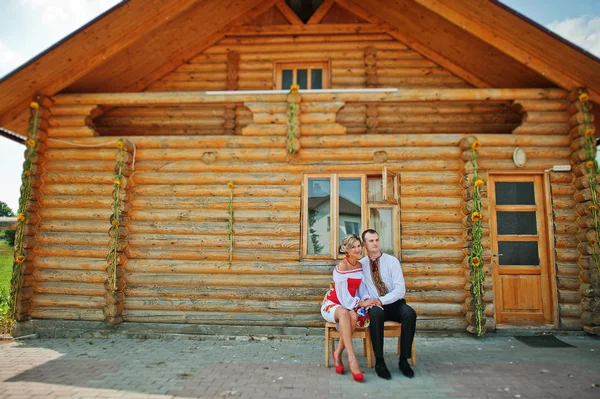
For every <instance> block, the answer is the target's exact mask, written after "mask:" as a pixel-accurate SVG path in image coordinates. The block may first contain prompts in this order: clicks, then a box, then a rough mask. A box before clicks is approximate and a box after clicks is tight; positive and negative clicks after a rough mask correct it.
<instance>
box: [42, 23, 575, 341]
mask: <svg viewBox="0 0 600 399" xmlns="http://www.w3.org/2000/svg"><path fill="white" fill-rule="evenodd" d="M323 58H327V59H330V67H331V71H330V72H331V85H332V87H333V88H362V87H367V86H368V87H371V88H377V87H398V88H411V89H416V88H423V87H430V88H440V89H448V88H464V87H468V84H466V83H465V82H464V81H462V80H461V79H459V78H457V77H456V76H454V75H452V74H451V73H449V72H448V71H446V70H443V69H442V68H440V67H439V66H438V65H437V64H435V63H433V62H431V61H430V60H428V59H426V58H424V57H422V56H421V55H420V54H418V53H416V52H414V51H413V50H411V49H410V48H408V47H407V46H405V45H404V44H402V43H400V42H398V41H395V40H392V38H391V37H389V36H388V35H386V34H383V33H373V34H361V35H354V34H345V35H342V34H339V35H322V36H318V35H310V36H303V35H298V36H294V37H287V36H277V37H270V36H260V37H259V36H256V37H249V36H246V37H237V36H235V37H232V36H229V37H225V38H224V39H223V40H221V41H220V42H218V43H217V44H216V45H214V46H212V47H210V48H208V49H207V50H206V51H204V52H203V53H202V54H200V55H198V56H196V57H195V58H193V59H192V60H191V61H190V62H188V63H186V64H184V65H182V66H181V67H179V68H177V69H176V70H175V71H174V72H172V73H170V74H168V75H166V76H165V77H164V78H163V79H161V80H160V81H158V82H156V83H155V84H154V85H153V86H152V87H151V88H150V91H173V92H183V91H198V90H226V89H227V88H230V89H235V88H237V89H238V90H255V89H271V88H272V87H273V70H274V68H273V66H274V65H273V61H274V60H286V61H290V60H291V61H300V60H306V61H315V60H321V59H323ZM430 96H431V97H430V98H427V96H421V95H419V94H418V93H416V92H415V94H414V98H412V99H405V100H401V101H396V102H390V101H382V102H379V103H378V102H377V100H374V101H373V100H369V101H361V95H360V94H357V95H356V96H354V98H353V97H352V96H349V97H347V99H346V100H344V101H337V102H336V101H331V100H327V99H326V97H327V96H324V97H319V96H315V98H313V99H308V100H306V99H304V98H303V100H302V105H301V107H300V108H301V115H300V131H301V136H300V138H299V144H300V151H299V152H298V153H297V154H295V155H294V156H293V157H290V156H289V154H288V153H287V148H286V123H287V116H286V110H287V103H285V100H284V98H282V99H281V100H279V101H271V100H268V101H263V102H261V101H260V95H255V96H252V97H253V98H252V99H247V100H244V101H238V100H235V101H228V100H227V99H226V98H225V97H223V98H224V100H223V101H222V102H221V103H215V102H212V103H202V101H198V102H197V103H192V102H187V103H185V104H183V102H178V100H177V98H178V96H177V93H173V97H172V99H171V100H170V101H167V102H166V103H164V102H162V103H161V102H160V101H157V102H158V103H159V104H158V105H149V104H130V105H129V106H118V104H117V107H114V106H111V107H105V108H104V111H105V112H104V114H102V115H101V116H100V117H95V116H96V115H95V114H93V111H85V112H82V111H81V110H80V105H81V102H79V101H77V99H76V98H75V97H73V98H72V101H71V102H69V101H66V100H63V101H59V102H57V105H56V106H55V107H53V108H51V109H50V112H51V113H52V115H53V117H52V118H51V119H50V124H51V126H52V123H53V121H54V122H56V123H57V124H56V128H55V129H56V130H53V129H52V128H51V129H49V137H50V138H58V137H62V138H63V139H65V138H66V136H67V135H68V137H69V140H70V141H75V142H77V143H78V144H82V145H99V144H102V143H109V142H111V140H112V139H116V138H117V137H122V138H126V139H129V140H131V141H132V142H134V143H135V145H136V160H135V172H134V173H133V174H132V176H131V178H130V181H129V182H128V188H127V191H128V195H129V197H128V203H127V205H128V209H127V215H128V220H127V223H126V225H127V237H126V240H124V244H123V248H122V250H123V251H124V253H125V254H126V258H127V262H126V264H125V265H124V267H123V273H124V279H125V284H124V286H125V288H124V295H125V298H124V299H123V306H124V310H123V313H122V318H123V320H124V321H133V322H161V323H163V322H171V323H197V324H204V325H237V326H253V325H261V326H270V327H272V328H284V327H321V326H322V325H323V324H322V323H323V322H322V319H321V316H320V313H319V307H320V301H321V299H322V296H323V294H324V293H325V291H326V289H327V287H328V283H329V281H330V280H331V270H332V266H333V264H334V263H333V262H310V261H304V260H301V259H300V242H301V238H300V231H301V229H300V216H301V215H300V206H301V190H302V188H301V182H302V175H303V174H304V173H336V172H340V173H341V172H357V171H360V172H364V173H368V174H379V173H381V170H382V168H383V167H384V166H387V167H388V168H390V169H392V170H395V171H397V172H399V173H400V176H401V177H400V178H401V190H400V215H401V217H400V226H399V228H400V231H401V248H402V249H401V254H400V258H401V261H402V265H403V270H404V275H405V278H406V284H407V289H408V292H407V300H408V301H409V303H410V304H411V305H412V306H414V308H415V309H416V310H417V313H418V315H419V327H420V328H433V329H453V330H464V329H465V328H466V327H467V321H466V319H465V316H466V310H465V309H466V308H465V300H466V299H467V298H466V291H468V288H467V285H468V277H467V276H466V275H465V270H466V265H465V264H464V257H465V255H464V252H463V247H464V245H465V244H464V242H465V241H464V237H463V232H464V226H463V224H462V218H463V215H464V213H465V212H464V206H465V199H464V198H463V195H464V192H465V190H464V188H463V187H462V186H461V176H464V175H467V174H468V173H469V171H468V170H465V169H464V168H465V163H464V162H463V161H461V149H460V147H459V143H460V141H461V140H462V139H463V138H464V137H466V136H470V135H473V136H476V137H477V138H478V139H479V140H480V142H481V145H482V147H481V149H480V151H479V165H480V171H481V173H482V175H483V176H484V177H486V173H487V172H489V171H515V172H516V171H519V170H531V171H544V170H547V169H550V168H551V167H552V166H553V165H556V164H565V163H569V162H570V161H569V159H570V155H571V151H570V150H569V144H570V142H571V141H570V138H569V135H568V133H569V124H568V113H567V107H568V103H567V101H566V100H564V97H566V93H564V94H563V93H560V92H553V93H552V94H551V95H545V94H543V93H542V94H540V95H539V96H535V98H537V99H535V100H533V99H531V97H530V98H528V99H522V100H521V99H514V98H512V99H510V100H507V99H504V98H502V99H496V100H486V97H485V96H482V97H477V96H475V97H473V96H471V98H469V99H462V98H461V94H455V95H452V96H453V97H452V96H451V97H452V99H451V101H447V100H444V99H443V96H442V95H441V96H439V97H438V95H437V94H430ZM66 98H68V96H67V97H66ZM381 98H382V99H383V98H384V96H382V97H381ZM513 99H514V100H515V101H511V100H513ZM440 100H442V101H440ZM98 104H102V102H101V101H99V102H98ZM108 105H110V104H108ZM68 109H72V110H73V112H71V113H70V114H73V115H74V116H77V118H79V119H78V120H77V121H76V122H74V125H73V127H72V129H69V128H70V127H71V125H69V126H66V125H65V126H59V124H61V123H62V124H64V123H68V120H69V119H68V118H67V119H65V113H66V114H69V112H68V111H66V110H68ZM88 109H90V108H89V107H88ZM76 110H77V111H76ZM90 112H91V113H90ZM86 113H88V115H92V116H94V118H93V119H94V120H93V123H92V121H90V120H87V118H86V115H85V114H86ZM59 114H60V118H59ZM67 116H68V115H67ZM77 118H75V119H77ZM82 121H83V122H82ZM90 131H91V132H92V134H91V135H90ZM511 133H512V134H511ZM93 135H96V136H98V135H99V136H100V137H93ZM47 145H48V150H47V151H46V154H45V164H44V170H45V172H44V176H43V182H44V184H43V186H42V187H41V192H42V193H43V195H42V198H41V199H40V206H41V208H40V212H39V213H40V216H41V222H40V224H39V226H38V229H39V232H38V235H37V237H36V238H37V240H38V241H37V242H38V244H37V245H38V246H37V247H36V259H35V266H36V269H35V271H34V274H33V278H34V279H35V282H34V284H33V287H34V296H33V304H34V308H33V309H32V313H31V314H32V316H33V317H37V318H65V319H90V320H102V319H103V314H102V308H103V306H104V305H105V300H104V298H103V296H104V295H105V293H106V288H105V286H104V282H105V280H106V272H105V268H106V261H105V259H104V258H105V256H106V254H107V248H108V240H109V237H108V234H107V232H108V230H109V228H110V221H109V217H110V214H111V209H110V207H111V203H112V196H111V193H112V187H113V185H112V184H113V168H114V157H115V150H114V146H112V147H110V148H109V146H106V147H102V148H88V147H79V146H74V145H72V144H67V143H64V142H57V141H51V140H49V141H48V144H47ZM516 147H521V148H523V149H524V150H525V151H526V153H527V157H528V161H527V164H526V165H525V167H524V168H522V169H518V168H516V167H515V166H514V164H513V162H512V153H513V150H514V149H515V148H516ZM571 180H572V175H571V174H570V173H551V181H552V196H553V198H552V200H553V202H552V206H553V214H554V218H555V229H556V235H555V240H556V261H557V277H558V281H559V283H558V290H559V300H560V305H559V308H560V309H559V311H560V321H561V327H562V328H574V329H577V328H581V327H580V325H578V324H577V322H578V320H579V317H580V313H581V310H580V308H579V306H578V303H579V300H580V298H579V294H578V288H579V286H578V284H575V283H573V279H575V280H576V279H577V276H576V274H577V251H576V245H577V237H576V231H574V229H573V227H572V226H573V224H574V219H573V217H574V214H573V215H572V208H573V205H574V204H573V200H572V197H570V196H571V195H572V185H571ZM228 181H232V182H233V183H234V185H235V187H234V189H233V196H234V198H233V210H234V215H235V216H234V231H233V233H234V234H233V236H234V239H235V244H234V246H233V257H232V261H231V262H229V253H228V248H229V241H228V219H229V215H228V205H229V198H230V197H229V196H230V189H229V188H228V187H227V182H228ZM487 206H488V203H487V198H484V203H483V207H484V209H487ZM485 221H486V223H487V215H486V219H485ZM484 245H485V247H486V255H487V258H485V257H484V262H486V264H489V242H484ZM573 273H575V276H574V277H573ZM486 288H487V294H486V302H487V303H488V306H487V307H486V317H487V319H488V320H487V321H488V324H486V327H488V328H490V327H493V316H494V309H493V304H492V303H493V292H492V281H491V277H490V276H489V274H488V279H487V280H486Z"/></svg>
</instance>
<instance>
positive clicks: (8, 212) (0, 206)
mask: <svg viewBox="0 0 600 399" xmlns="http://www.w3.org/2000/svg"><path fill="white" fill-rule="evenodd" d="M7 216H15V213H14V212H13V210H12V209H10V207H9V206H8V205H6V203H4V202H2V201H0V217H7ZM0 233H1V234H0V240H4V241H6V242H7V243H8V245H10V246H11V247H12V246H14V245H15V231H14V230H4V231H0Z"/></svg>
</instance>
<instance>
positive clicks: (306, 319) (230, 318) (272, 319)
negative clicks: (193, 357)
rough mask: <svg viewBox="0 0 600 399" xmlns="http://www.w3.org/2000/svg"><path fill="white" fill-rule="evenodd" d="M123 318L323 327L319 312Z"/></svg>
mask: <svg viewBox="0 0 600 399" xmlns="http://www.w3.org/2000/svg"><path fill="white" fill-rule="evenodd" d="M123 320H124V321H129V322H142V323H181V324H209V325H213V324H214V325H237V326H254V325H257V324H259V325H261V326H289V327H321V328H322V327H323V318H322V317H320V316H319V315H318V314H317V315H315V314H310V315H301V314H285V313H283V314H261V313H223V312H218V313H208V312H181V311H171V312H168V311H166V310H158V311H150V310H127V309H126V310H125V311H124V312H123Z"/></svg>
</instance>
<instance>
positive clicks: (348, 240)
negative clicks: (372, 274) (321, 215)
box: [321, 234, 373, 382]
mask: <svg viewBox="0 0 600 399" xmlns="http://www.w3.org/2000/svg"><path fill="white" fill-rule="evenodd" d="M340 251H341V252H345V253H346V259H343V260H342V261H341V262H340V263H339V264H338V265H337V266H336V268H335V269H334V271H333V282H334V283H335V288H333V289H332V290H330V291H329V292H327V295H325V299H324V300H323V305H322V306H321V314H322V315H323V318H324V319H325V320H326V321H328V322H330V323H336V328H337V329H338V330H339V332H340V335H341V337H340V344H339V345H338V347H337V350H335V351H333V352H332V354H331V355H332V357H333V360H334V363H335V372H336V373H338V374H343V373H344V364H343V363H342V352H343V351H344V349H347V350H348V365H349V366H350V372H351V373H352V378H354V380H355V381H358V382H361V381H363V380H364V374H363V373H362V372H361V371H360V367H359V365H358V361H357V360H356V355H355V353H354V346H353V345H352V333H353V332H354V329H355V328H356V324H357V321H358V320H359V317H358V314H357V313H356V309H358V308H360V307H370V306H373V303H371V301H372V300H370V299H367V300H365V301H361V300H360V295H359V293H358V289H359V287H360V283H361V281H362V278H363V273H362V265H361V264H360V262H359V260H360V259H361V258H362V244H361V241H360V238H359V237H358V236H357V235H356V234H350V235H348V236H346V237H344V239H343V240H342V245H340Z"/></svg>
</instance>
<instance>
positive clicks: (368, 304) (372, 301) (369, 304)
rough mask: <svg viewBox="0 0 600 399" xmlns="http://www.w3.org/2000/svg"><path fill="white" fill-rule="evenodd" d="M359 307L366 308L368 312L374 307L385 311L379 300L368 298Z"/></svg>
mask: <svg viewBox="0 0 600 399" xmlns="http://www.w3.org/2000/svg"><path fill="white" fill-rule="evenodd" d="M359 305H360V306H361V307H363V308H365V309H366V310H369V309H371V308H372V307H373V306H377V307H380V308H382V309H383V306H382V305H381V301H380V300H379V298H367V299H365V300H364V301H362V302H360V303H359Z"/></svg>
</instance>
